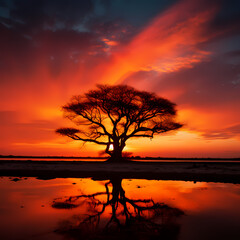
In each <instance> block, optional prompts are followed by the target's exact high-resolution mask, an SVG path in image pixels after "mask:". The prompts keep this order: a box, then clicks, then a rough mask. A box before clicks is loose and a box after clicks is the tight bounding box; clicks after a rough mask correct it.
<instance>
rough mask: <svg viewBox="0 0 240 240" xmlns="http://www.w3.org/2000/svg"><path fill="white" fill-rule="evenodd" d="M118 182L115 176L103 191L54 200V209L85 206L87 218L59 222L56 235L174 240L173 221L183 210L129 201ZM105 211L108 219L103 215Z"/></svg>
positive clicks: (80, 216)
mask: <svg viewBox="0 0 240 240" xmlns="http://www.w3.org/2000/svg"><path fill="white" fill-rule="evenodd" d="M121 183H122V178H118V177H115V178H112V179H110V181H108V182H106V183H105V189H106V191H103V192H96V193H93V194H89V195H85V194H82V195H78V196H71V197H65V198H58V199H55V200H54V201H53V203H52V207H53V208H56V209H69V208H75V207H78V206H82V205H83V204H87V205H88V209H87V210H88V213H87V215H83V214H82V215H78V216H76V215H75V216H74V218H73V219H72V220H69V221H64V222H61V224H60V226H59V228H58V229H56V232H58V233H60V234H63V235H67V236H71V237H73V238H76V239H166V240H173V239H175V240H176V239H177V238H178V233H179V230H180V226H179V224H177V222H176V221H175V220H176V218H177V217H179V216H181V215H183V214H184V213H183V211H182V210H180V209H178V208H173V207H170V206H168V205H166V204H164V203H155V202H154V201H153V200H152V199H135V200H134V199H130V198H128V197H126V195H125V191H124V189H123V187H122V184H121ZM111 186H112V191H111V189H110V187H111ZM108 208H110V216H109V215H106V214H105V215H104V213H105V212H108V211H107V209H108ZM106 216H107V217H106ZM112 237H114V238H112Z"/></svg>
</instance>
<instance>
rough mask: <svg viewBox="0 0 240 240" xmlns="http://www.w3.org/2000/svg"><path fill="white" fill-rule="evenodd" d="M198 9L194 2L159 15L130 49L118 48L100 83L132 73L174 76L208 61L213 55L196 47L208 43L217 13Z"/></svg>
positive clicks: (179, 5)
mask: <svg viewBox="0 0 240 240" xmlns="http://www.w3.org/2000/svg"><path fill="white" fill-rule="evenodd" d="M198 7H199V6H198V4H196V2H195V1H194V2H193V1H182V2H180V3H179V4H176V5H175V6H173V7H172V8H170V9H169V10H167V11H166V12H165V13H163V14H160V15H159V16H158V17H156V18H155V20H153V22H151V23H150V24H149V25H148V26H146V27H145V29H144V30H143V31H142V32H141V33H139V34H138V35H137V36H136V37H135V38H134V39H133V40H132V41H131V42H130V43H129V44H128V45H126V46H121V47H119V48H115V52H113V53H112V61H111V62H110V63H107V64H106V65H105V66H101V67H104V71H103V73H102V75H101V77H100V79H99V80H100V81H102V82H105V83H112V84H115V83H120V82H121V81H122V80H124V79H125V78H126V77H127V76H129V75H130V74H132V73H133V72H137V71H141V70H148V71H149V70H155V71H158V72H172V71H177V70H179V69H181V68H190V67H192V66H193V65H194V64H196V63H198V62H201V61H202V60H203V59H206V58H207V56H208V55H209V54H210V52H206V51H202V50H200V49H198V47H197V45H198V44H200V43H203V42H205V41H207V40H208V37H206V36H205V35H204V34H203V31H204V29H205V28H206V26H207V23H208V22H209V20H211V19H212V18H213V16H214V15H215V13H216V10H217V9H216V7H209V8H208V9H202V8H198Z"/></svg>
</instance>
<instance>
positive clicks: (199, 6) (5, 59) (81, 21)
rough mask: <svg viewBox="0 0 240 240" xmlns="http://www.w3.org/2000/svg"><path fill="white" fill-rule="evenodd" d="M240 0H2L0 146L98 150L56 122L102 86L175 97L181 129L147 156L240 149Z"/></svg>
mask: <svg viewBox="0 0 240 240" xmlns="http://www.w3.org/2000/svg"><path fill="white" fill-rule="evenodd" d="M239 26H240V1H239V0H211V1H207V0H178V1H177V0H81V1H74V0H72V1H70V0H0V56H1V57H0V154H2V155H9V154H14V155H41V156H47V155H48V156H49V155H58V156H62V155H63V156H98V154H99V151H101V150H103V149H102V147H101V146H97V145H96V146H95V145H93V144H86V145H82V144H81V143H80V142H78V141H72V140H70V139H68V138H67V137H63V136H59V135H57V134H56V133H55V129H57V128H59V127H64V126H73V125H71V122H70V121H69V120H67V119H64V118H63V114H62V112H61V106H62V105H64V104H66V103H67V102H68V101H69V99H70V98H71V97H72V96H73V95H76V94H82V93H84V92H86V91H88V90H90V89H93V88H95V86H96V84H101V83H104V84H127V85H130V86H133V87H135V88H136V89H139V90H146V91H150V92H155V93H157V94H158V95H159V96H161V97H165V98H167V99H169V100H171V101H172V102H174V103H176V104H177V109H178V120H179V121H180V122H182V123H184V127H183V128H182V129H181V130H179V131H177V132H173V133H169V134H166V135H162V136H161V135H159V136H157V137H154V138H153V139H152V140H149V139H144V140H142V139H134V140H132V141H129V144H128V145H127V148H126V151H129V152H133V155H141V156H162V157H164V156H166V157H240V111H239V105H240V27H239Z"/></svg>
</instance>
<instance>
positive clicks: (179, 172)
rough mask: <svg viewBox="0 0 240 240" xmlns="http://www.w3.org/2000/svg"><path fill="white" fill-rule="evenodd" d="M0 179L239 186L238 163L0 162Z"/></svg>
mask: <svg viewBox="0 0 240 240" xmlns="http://www.w3.org/2000/svg"><path fill="white" fill-rule="evenodd" d="M0 176H12V177H37V178H39V179H52V178H84V177H87V178H93V179H101V180H103V179H110V178H112V177H121V178H135V179H157V180H183V181H196V182H197V181H204V182H225V183H240V163H238V162H231V163H225V162H224V163H223V162H201V163H199V162H198V163H193V162H191V163H190V162H170V163H169V162H151V163H150V162H126V163H117V164H116V163H115V164H111V163H106V162H80V161H68V162H66V161H43V162H41V161H31V160H30V161H24V160H13V161H11V160H1V161H0Z"/></svg>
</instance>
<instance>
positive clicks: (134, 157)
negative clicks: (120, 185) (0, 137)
mask: <svg viewBox="0 0 240 240" xmlns="http://www.w3.org/2000/svg"><path fill="white" fill-rule="evenodd" d="M0 158H33V159H38V158H43V159H107V157H90V156H88V157H80V156H79V157H74V156H68V157H66V156H15V155H0ZM128 159H133V160H151V161H154V160H207V161H209V160H231V161H240V158H211V157H208V158H200V157H191V158H183V157H181V158H180V157H149V156H147V157H141V156H131V157H128Z"/></svg>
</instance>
